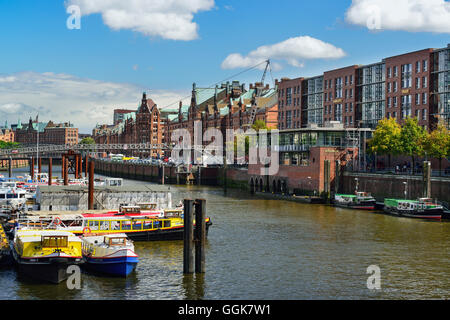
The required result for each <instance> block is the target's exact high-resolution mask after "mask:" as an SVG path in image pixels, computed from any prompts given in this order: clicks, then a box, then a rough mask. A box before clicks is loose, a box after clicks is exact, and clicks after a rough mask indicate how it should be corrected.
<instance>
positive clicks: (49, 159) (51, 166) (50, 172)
mask: <svg viewBox="0 0 450 320" xmlns="http://www.w3.org/2000/svg"><path fill="white" fill-rule="evenodd" d="M52 171H53V159H52V158H48V185H49V186H51V185H52V174H53V172H52Z"/></svg>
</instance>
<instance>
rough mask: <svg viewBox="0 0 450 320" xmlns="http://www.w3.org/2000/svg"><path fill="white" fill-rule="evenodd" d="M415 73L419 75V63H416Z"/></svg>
mask: <svg viewBox="0 0 450 320" xmlns="http://www.w3.org/2000/svg"><path fill="white" fill-rule="evenodd" d="M416 73H420V61H417V62H416Z"/></svg>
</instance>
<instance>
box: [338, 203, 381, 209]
mask: <svg viewBox="0 0 450 320" xmlns="http://www.w3.org/2000/svg"><path fill="white" fill-rule="evenodd" d="M334 205H335V206H336V207H339V208H345V209H354V210H369V211H373V210H376V202H375V201H373V202H372V201H367V202H361V203H342V202H338V201H335V202H334Z"/></svg>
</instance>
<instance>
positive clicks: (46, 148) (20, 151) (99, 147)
mask: <svg viewBox="0 0 450 320" xmlns="http://www.w3.org/2000/svg"><path fill="white" fill-rule="evenodd" d="M166 149H169V147H168V146H167V145H164V144H151V143H137V144H123V143H121V144H75V145H71V144H63V145H40V146H39V147H37V146H33V147H24V148H17V149H2V150H0V156H17V155H34V154H36V153H37V152H38V151H39V154H45V153H52V152H64V151H69V150H74V151H90V152H96V151H105V150H111V151H112V150H115V151H117V150H119V151H126V150H166Z"/></svg>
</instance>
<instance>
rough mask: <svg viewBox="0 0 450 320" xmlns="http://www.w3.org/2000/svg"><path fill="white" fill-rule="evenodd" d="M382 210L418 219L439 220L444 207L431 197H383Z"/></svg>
mask: <svg viewBox="0 0 450 320" xmlns="http://www.w3.org/2000/svg"><path fill="white" fill-rule="evenodd" d="M384 211H385V212H386V213H389V214H393V215H397V216H401V217H408V218H418V219H432V220H441V218H442V214H443V212H444V208H443V207H442V206H441V205H439V204H438V203H436V202H434V201H433V200H432V199H428V198H422V199H419V200H401V199H385V200H384Z"/></svg>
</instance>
